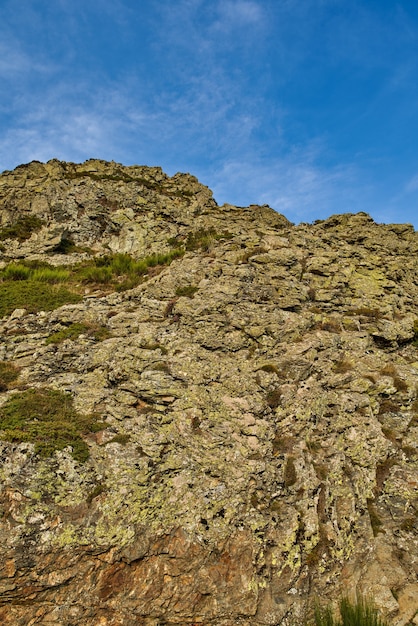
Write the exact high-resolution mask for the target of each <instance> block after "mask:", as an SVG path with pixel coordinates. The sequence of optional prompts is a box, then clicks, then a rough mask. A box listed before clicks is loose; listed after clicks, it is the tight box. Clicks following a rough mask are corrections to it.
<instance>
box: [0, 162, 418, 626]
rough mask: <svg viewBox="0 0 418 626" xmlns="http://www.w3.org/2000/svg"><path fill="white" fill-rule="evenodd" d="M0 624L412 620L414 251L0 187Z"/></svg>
mask: <svg viewBox="0 0 418 626" xmlns="http://www.w3.org/2000/svg"><path fill="white" fill-rule="evenodd" d="M0 207H1V224H0V316H1V319H0V454H1V466H0V483H1V491H0V533H1V542H0V553H1V558H0V592H1V593H0V597H1V604H0V622H1V624H3V625H5V626H29V625H30V626H32V625H36V624H45V625H46V624H48V625H50V626H52V625H62V626H76V625H77V626H79V625H80V624H82V625H83V626H168V625H175V624H177V625H179V624H180V625H190V626H192V625H195V626H196V625H202V626H204V625H209V624H211V625H215V626H235V625H241V626H269V625H271V626H273V625H278V624H283V625H288V626H290V625H294V624H303V623H305V620H306V619H307V618H308V617H309V613H310V611H311V610H312V606H313V603H314V602H315V601H316V600H318V599H319V601H320V602H323V603H328V602H329V603H336V602H338V600H339V598H341V596H343V595H349V596H350V597H354V596H355V595H356V594H357V595H361V596H365V597H370V598H372V599H373V600H374V602H375V604H376V605H377V607H378V608H379V609H380V610H381V611H382V613H383V614H384V615H386V616H387V618H388V619H389V620H390V623H392V624H395V625H396V626H406V625H407V624H408V625H412V624H418V611H417V609H418V580H417V573H418V535H417V531H418V498H417V496H418V489H417V488H418V472H417V469H418V458H417V452H418V451H417V440H418V437H417V435H418V260H417V259H418V234H417V233H416V232H415V231H414V229H413V227H412V226H411V225H408V224H404V225H395V224H389V225H382V224H376V223H375V222H374V221H373V220H372V219H371V218H370V217H369V216H368V215H367V214H366V213H357V214H344V215H334V216H332V217H330V218H329V219H327V220H324V221H317V222H315V223H314V224H299V225H297V226H295V225H293V224H291V223H290V222H289V221H288V220H287V219H286V218H285V217H284V216H283V215H280V214H278V213H276V212H275V211H274V210H272V209H271V208H269V207H268V206H255V205H253V206H249V207H246V208H243V207H236V206H232V205H223V206H218V205H217V203H216V202H215V200H214V199H213V197H212V193H211V191H210V190H209V189H208V188H207V187H205V186H203V185H202V184H200V183H199V182H198V181H197V179H196V178H195V177H193V176H191V175H189V174H176V175H175V176H173V177H169V176H167V175H165V174H164V173H163V171H162V170H161V169H160V168H157V167H139V166H132V167H124V166H122V165H119V164H117V163H114V162H111V163H108V162H105V161H100V160H89V161H86V162H85V163H82V164H74V163H64V162H60V161H57V160H52V161H49V162H48V163H45V164H43V163H39V162H32V163H30V164H28V165H22V166H19V167H17V168H16V169H15V170H14V171H12V172H10V171H7V172H4V173H3V174H2V175H1V176H0Z"/></svg>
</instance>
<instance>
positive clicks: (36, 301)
mask: <svg viewBox="0 0 418 626" xmlns="http://www.w3.org/2000/svg"><path fill="white" fill-rule="evenodd" d="M81 299H82V298H81V296H80V295H78V294H76V293H74V292H72V291H70V290H69V289H67V288H66V287H62V286H56V285H54V286H51V285H48V284H46V283H42V282H36V281H26V280H25V281H10V282H3V283H0V317H3V316H4V315H10V313H11V312H12V311H14V310H15V309H20V308H23V309H26V310H27V311H29V312H30V313H36V312H37V311H52V310H53V309H57V308H58V307H60V306H62V305H63V304H68V303H75V302H79V301H80V300H81Z"/></svg>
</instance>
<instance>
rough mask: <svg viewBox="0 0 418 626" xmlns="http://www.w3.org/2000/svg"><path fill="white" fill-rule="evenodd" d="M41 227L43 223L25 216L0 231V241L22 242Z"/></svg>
mask: <svg viewBox="0 0 418 626" xmlns="http://www.w3.org/2000/svg"><path fill="white" fill-rule="evenodd" d="M42 226H43V221H42V220H41V219H39V217H36V216H35V215H26V216H24V217H21V218H19V219H18V220H16V221H15V222H13V223H12V224H10V225H9V226H5V227H4V228H2V229H1V230H0V240H1V241H4V240H5V239H17V240H18V241H20V242H22V241H25V240H26V239H29V238H30V237H31V236H32V233H34V232H37V231H38V230H40V229H41V228H42Z"/></svg>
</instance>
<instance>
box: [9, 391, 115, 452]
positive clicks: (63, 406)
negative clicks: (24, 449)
mask: <svg viewBox="0 0 418 626" xmlns="http://www.w3.org/2000/svg"><path fill="white" fill-rule="evenodd" d="M104 427H105V426H104V424H102V423H101V422H99V421H98V418H97V416H94V415H81V414H79V413H77V411H76V410H75V409H74V406H73V400H72V398H71V396H70V395H69V394H66V393H63V392H61V391H57V390H54V389H28V390H26V391H23V392H21V393H16V394H14V395H13V396H11V397H10V398H9V399H8V400H7V401H6V402H5V404H3V406H2V407H1V408H0V429H1V430H2V431H3V433H2V439H3V440H6V441H12V442H30V443H34V444H35V452H36V453H37V454H39V455H40V456H43V457H49V456H52V455H53V453H54V452H55V451H56V450H62V449H64V448H66V447H67V446H71V448H72V452H71V454H72V456H73V457H74V459H76V460H77V461H80V462H84V461H86V460H87V458H88V456H89V450H88V447H87V444H86V443H85V441H84V440H83V438H82V435H83V434H86V433H88V432H97V431H98V430H101V429H103V428H104Z"/></svg>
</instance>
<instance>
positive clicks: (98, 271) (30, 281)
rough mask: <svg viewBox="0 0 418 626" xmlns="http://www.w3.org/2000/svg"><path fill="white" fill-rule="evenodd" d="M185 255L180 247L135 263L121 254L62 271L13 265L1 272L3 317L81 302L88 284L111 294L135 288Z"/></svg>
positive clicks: (0, 310) (41, 265)
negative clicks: (19, 309) (153, 272)
mask: <svg viewBox="0 0 418 626" xmlns="http://www.w3.org/2000/svg"><path fill="white" fill-rule="evenodd" d="M183 254H184V251H183V249H180V248H176V249H174V250H171V251H170V252H168V253H166V254H152V255H150V256H147V257H145V258H143V259H139V260H135V259H133V258H132V257H131V256H130V255H129V254H121V253H119V254H112V255H107V256H104V257H97V258H95V259H92V260H89V261H85V262H82V263H79V264H77V265H75V266H72V267H70V266H68V267H59V268H57V267H52V266H51V265H49V264H48V263H41V262H27V261H23V262H21V263H9V264H8V265H6V267H5V268H3V270H1V271H0V316H1V317H2V316H4V315H9V314H10V313H11V312H12V311H13V310H14V309H16V308H25V309H26V310H28V311H30V312H31V313H35V312H37V311H50V310H53V309H56V308H58V307H60V306H62V305H63V304H70V303H75V302H79V301H80V300H81V299H82V295H83V293H84V291H85V288H86V285H87V284H89V285H92V286H96V287H101V288H104V289H105V290H106V291H108V292H112V291H123V290H126V289H132V288H133V287H136V286H137V285H138V284H139V283H140V282H141V281H142V280H143V278H144V276H146V275H147V274H149V273H151V272H152V271H156V270H157V268H158V267H159V266H164V265H169V264H170V263H171V262H172V261H173V260H174V259H176V258H178V257H180V256H182V255H183Z"/></svg>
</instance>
